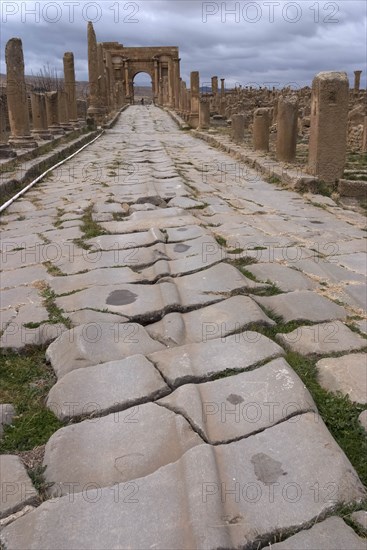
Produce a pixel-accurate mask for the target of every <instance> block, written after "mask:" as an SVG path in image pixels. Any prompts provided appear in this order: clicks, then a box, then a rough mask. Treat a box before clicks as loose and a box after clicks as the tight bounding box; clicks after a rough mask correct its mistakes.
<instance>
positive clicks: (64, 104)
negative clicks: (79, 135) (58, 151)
mask: <svg viewBox="0 0 367 550" xmlns="http://www.w3.org/2000/svg"><path fill="white" fill-rule="evenodd" d="M58 94H59V98H58V99H59V102H58V103H59V105H58V106H59V124H60V126H61V128H62V129H63V130H65V132H69V131H70V130H72V129H73V125H72V124H70V121H69V111H68V97H67V94H66V92H65V91H64V90H59V92H58Z"/></svg>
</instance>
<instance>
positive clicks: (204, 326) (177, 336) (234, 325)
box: [146, 296, 274, 347]
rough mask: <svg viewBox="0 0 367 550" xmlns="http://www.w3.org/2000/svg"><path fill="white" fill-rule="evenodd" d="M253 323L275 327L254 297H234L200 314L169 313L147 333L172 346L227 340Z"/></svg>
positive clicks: (149, 327) (150, 326)
mask: <svg viewBox="0 0 367 550" xmlns="http://www.w3.org/2000/svg"><path fill="white" fill-rule="evenodd" d="M251 323H262V324H265V325H273V324H274V321H272V320H271V319H269V317H268V316H267V315H265V313H264V312H263V311H262V310H261V308H260V307H259V306H258V305H257V304H256V302H254V301H253V300H252V299H251V298H248V297H246V296H233V297H232V298H229V299H228V300H224V301H223V302H220V303H219V304H213V305H210V306H207V307H204V308H202V309H199V310H197V311H191V312H189V313H183V314H181V313H169V314H167V315H166V316H165V317H164V318H163V319H162V320H161V321H158V322H157V323H153V324H152V325H148V326H147V327H146V330H147V332H148V334H150V336H151V337H152V338H154V339H155V340H158V341H160V342H164V344H165V345H167V346H169V347H172V346H179V345H183V344H192V343H195V342H203V341H204V342H205V341H206V340H211V339H213V338H224V337H225V336H228V335H229V334H231V333H233V332H238V331H239V330H241V329H243V328H245V327H246V326H248V325H250V324H251Z"/></svg>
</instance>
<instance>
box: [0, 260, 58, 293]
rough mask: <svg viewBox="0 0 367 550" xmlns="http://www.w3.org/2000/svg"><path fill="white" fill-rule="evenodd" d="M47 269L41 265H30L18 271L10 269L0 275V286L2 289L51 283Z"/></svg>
mask: <svg viewBox="0 0 367 550" xmlns="http://www.w3.org/2000/svg"><path fill="white" fill-rule="evenodd" d="M51 280H52V276H51V275H49V273H48V272H47V269H46V268H45V267H44V266H43V265H32V266H29V267H23V268H20V269H12V270H10V271H4V272H2V273H1V277H0V286H1V288H2V289H8V288H14V287H19V286H22V285H28V286H30V285H33V284H34V283H35V282H36V281H47V282H49V281H51Z"/></svg>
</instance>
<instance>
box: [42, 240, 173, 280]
mask: <svg viewBox="0 0 367 550" xmlns="http://www.w3.org/2000/svg"><path fill="white" fill-rule="evenodd" d="M68 256H69V257H68ZM162 258H163V259H168V258H167V257H166V255H165V251H164V245H163V244H157V245H155V246H154V248H131V249H127V250H124V249H122V250H110V251H102V250H93V249H91V250H88V251H87V250H83V251H81V254H79V255H75V256H73V257H70V255H69V254H67V255H66V257H62V258H60V259H58V260H56V261H54V262H53V264H54V265H55V266H57V267H58V268H59V269H61V271H62V272H63V273H65V274H67V275H73V274H76V273H80V272H81V271H85V270H87V271H90V270H93V269H99V268H107V267H124V266H125V267H133V268H138V267H141V268H142V267H145V266H148V265H151V264H154V262H156V261H157V260H160V259H162Z"/></svg>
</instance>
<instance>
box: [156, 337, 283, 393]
mask: <svg viewBox="0 0 367 550" xmlns="http://www.w3.org/2000/svg"><path fill="white" fill-rule="evenodd" d="M218 336H220V335H219V334H217V339H213V340H212V339H209V338H208V339H207V341H202V342H200V343H197V344H187V345H183V346H178V347H174V348H171V349H165V350H163V351H157V352H154V353H152V354H150V355H148V359H149V360H150V361H152V362H153V363H154V365H155V366H156V367H157V368H158V369H159V371H160V372H161V373H162V374H163V377H164V379H165V380H167V382H168V383H169V384H170V386H172V387H173V388H175V387H178V386H180V385H181V384H187V383H197V382H203V381H206V380H210V379H212V378H214V377H215V376H217V375H220V374H225V372H226V371H228V369H229V370H230V371H231V372H236V371H241V370H245V369H251V368H253V367H254V366H256V365H258V364H260V363H262V362H264V361H266V360H270V359H273V358H275V357H278V356H280V355H283V354H284V350H283V348H281V347H280V346H278V344H276V343H275V342H273V341H272V340H270V339H269V338H267V337H266V336H263V335H262V334H260V333H258V332H252V331H246V332H240V333H238V334H234V335H232V336H226V337H223V338H218Z"/></svg>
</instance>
